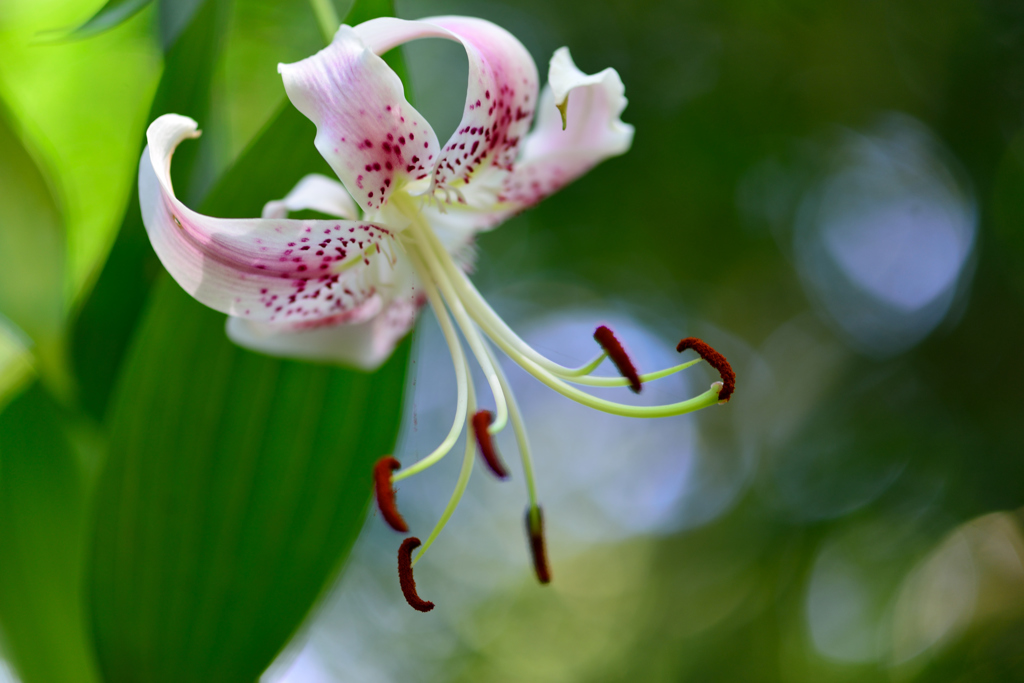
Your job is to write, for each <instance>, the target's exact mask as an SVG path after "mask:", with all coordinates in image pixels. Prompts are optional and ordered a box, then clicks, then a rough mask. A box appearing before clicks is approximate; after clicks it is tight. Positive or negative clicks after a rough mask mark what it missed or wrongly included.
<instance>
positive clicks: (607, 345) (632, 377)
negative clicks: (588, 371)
mask: <svg viewBox="0 0 1024 683" xmlns="http://www.w3.org/2000/svg"><path fill="white" fill-rule="evenodd" d="M594 339H595V340H596V341H597V343H598V344H600V345H601V348H603V349H604V352H605V353H607V354H608V357H609V358H611V359H612V362H613V363H615V367H617V368H618V369H619V372H620V373H622V376H623V377H625V378H626V379H628V380H629V388H630V389H632V390H633V393H634V394H639V393H640V387H641V386H642V385H641V384H640V375H639V374H637V371H636V366H634V365H633V361H631V360H630V359H629V354H628V353H626V349H624V348H622V344H620V343H619V340H618V339H616V338H615V333H613V332H612V331H611V330H610V329H608V328H607V327H605V326H604V325H601V327H599V328H597V330H596V331H595V332H594Z"/></svg>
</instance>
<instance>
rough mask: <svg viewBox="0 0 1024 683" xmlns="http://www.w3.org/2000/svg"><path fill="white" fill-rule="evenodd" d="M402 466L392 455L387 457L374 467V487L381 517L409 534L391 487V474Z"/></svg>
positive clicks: (395, 527)
mask: <svg viewBox="0 0 1024 683" xmlns="http://www.w3.org/2000/svg"><path fill="white" fill-rule="evenodd" d="M401 466H402V465H401V463H399V462H398V461H397V460H395V459H394V458H392V457H391V456H390V455H385V456H384V457H383V458H381V459H380V460H378V461H377V464H376V465H374V466H373V487H374V492H375V493H376V494H377V507H379V508H380V514H381V517H383V518H384V521H385V522H387V523H388V525H389V526H390V527H391V528H392V529H394V530H395V531H400V532H402V533H403V534H404V533H408V531H409V525H408V524H406V523H405V520H404V519H402V515H400V514H399V513H398V506H397V505H396V504H395V489H393V488H392V487H391V473H392V472H393V471H394V470H397V469H398V468H400V467H401Z"/></svg>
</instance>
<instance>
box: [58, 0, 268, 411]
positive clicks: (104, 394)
mask: <svg viewBox="0 0 1024 683" xmlns="http://www.w3.org/2000/svg"><path fill="white" fill-rule="evenodd" d="M229 10H230V2H229V0H208V1H207V2H205V4H204V5H203V6H202V8H201V9H200V11H199V12H198V13H197V14H196V15H195V17H194V18H193V20H192V22H191V23H190V24H189V26H188V28H187V29H186V30H185V31H184V32H183V33H182V34H181V36H180V37H179V38H178V40H177V42H175V44H174V45H173V46H172V48H171V49H170V51H169V52H168V53H167V57H166V60H165V61H166V66H165V70H164V74H163V77H162V78H161V79H160V86H159V88H158V89H157V94H156V97H155V98H154V100H153V106H152V107H151V108H150V114H149V117H148V119H147V120H149V121H152V120H154V119H155V118H157V117H158V116H160V115H161V114H166V113H168V112H176V113H179V114H184V115H187V116H191V117H192V118H194V119H196V120H197V121H199V122H200V124H202V122H204V121H206V120H208V119H209V118H210V115H209V112H210V84H211V82H212V79H213V72H214V68H213V66H214V64H216V62H217V59H218V57H219V55H220V52H221V50H222V48H223V43H224V33H225V29H226V26H227V20H228V16H229ZM140 143H141V144H140V145H139V153H140V154H141V152H142V148H143V146H144V144H145V141H144V140H142V141H140ZM204 144H210V143H209V142H200V144H198V145H185V146H183V147H182V149H181V150H180V152H178V153H176V154H175V155H174V176H175V185H176V187H178V188H179V190H180V189H182V188H184V189H185V192H183V193H182V194H183V195H185V196H187V197H190V199H191V200H192V201H194V200H195V199H196V196H201V194H202V189H203V188H202V184H201V183H200V184H197V186H196V187H195V189H194V191H192V189H191V188H192V187H193V186H192V183H191V181H192V178H193V176H197V177H198V176H203V175H204V173H203V172H202V171H201V170H200V172H197V173H194V170H195V169H196V166H197V159H198V158H199V151H200V149H201V148H202V146H203V145H204ZM193 195H196V196H193ZM257 215H258V214H257ZM161 270H162V268H161V267H160V263H159V261H158V260H157V258H156V254H154V253H153V248H152V247H151V246H150V244H149V237H148V236H147V235H146V229H145V227H144V226H143V225H142V214H141V212H140V210H139V197H138V193H137V192H134V191H133V192H132V193H131V195H130V199H129V202H128V206H127V209H126V212H125V216H124V220H123V222H122V224H121V227H120V229H119V231H118V235H117V240H116V242H115V243H114V246H113V248H112V249H111V251H110V255H109V257H108V258H107V262H106V264H105V265H104V268H103V272H102V273H101V274H100V277H99V279H98V281H97V283H96V286H95V288H94V289H93V291H92V294H91V295H90V296H89V299H88V300H87V301H86V303H85V305H84V306H83V307H82V310H81V312H80V314H79V317H78V320H77V321H76V323H75V327H74V331H73V335H74V336H73V346H72V354H73V356H72V360H73V362H74V366H75V372H76V375H77V377H78V386H79V398H80V401H81V405H82V407H83V408H84V409H85V410H86V412H88V413H89V414H91V415H92V416H93V417H95V418H97V419H102V418H103V416H104V414H105V413H106V409H107V403H108V401H109V398H110V393H111V391H112V390H113V386H114V380H115V378H116V377H117V373H118V371H119V370H120V367H121V362H122V359H123V358H124V354H125V352H126V351H127V348H128V344H129V341H130V340H131V336H132V333H133V332H134V331H135V327H136V325H137V323H138V320H139V316H140V315H141V313H142V309H143V307H144V306H145V302H146V297H147V295H148V294H149V290H150V288H151V287H152V285H153V282H154V280H155V278H156V276H157V274H159V273H160V272H161Z"/></svg>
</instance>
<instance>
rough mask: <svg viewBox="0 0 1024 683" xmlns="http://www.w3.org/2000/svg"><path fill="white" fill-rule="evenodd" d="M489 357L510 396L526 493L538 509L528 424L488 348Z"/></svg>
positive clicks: (510, 412)
mask: <svg viewBox="0 0 1024 683" xmlns="http://www.w3.org/2000/svg"><path fill="white" fill-rule="evenodd" d="M487 355H488V356H489V357H490V359H491V363H493V364H494V367H495V368H496V369H497V371H498V381H499V382H501V390H502V391H504V392H505V395H506V396H508V416H509V419H510V420H511V422H512V431H513V432H515V435H516V445H517V446H518V447H519V459H520V460H521V461H522V463H523V478H524V479H526V492H527V494H528V495H529V496H530V505H531V506H532V507H536V506H537V485H536V483H535V481H534V476H533V458H531V457H530V439H529V437H528V436H527V434H526V424H525V423H524V422H523V415H522V413H521V412H519V403H518V402H517V401H516V395H515V394H513V393H512V387H511V386H509V383H508V378H506V377H505V371H504V370H502V369H501V364H500V363H499V362H498V360H497V359H496V358H495V357H494V352H493V351H491V349H490V347H488V348H487Z"/></svg>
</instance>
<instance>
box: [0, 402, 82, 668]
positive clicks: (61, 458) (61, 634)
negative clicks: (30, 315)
mask: <svg viewBox="0 0 1024 683" xmlns="http://www.w3.org/2000/svg"><path fill="white" fill-rule="evenodd" d="M63 427H64V425H63V424H62V422H61V415H60V413H59V411H58V409H57V408H56V406H55V404H54V403H53V401H52V399H50V398H49V396H48V395H47V394H46V392H45V391H43V390H42V388H41V387H40V385H39V384H38V383H36V384H35V385H33V386H32V387H31V388H29V389H28V390H26V391H25V392H24V393H22V394H21V395H20V396H19V397H18V398H17V399H15V400H14V401H13V402H12V403H11V404H10V405H9V406H8V407H7V409H6V410H5V411H4V412H3V413H0V558H2V560H0V631H2V634H0V635H2V637H3V641H4V648H3V649H4V653H5V655H6V656H7V657H9V658H11V660H12V662H13V664H14V666H15V668H16V669H17V671H18V675H19V677H20V678H21V680H22V681H23V682H24V683H51V682H53V681H60V682H62V683H78V682H83V683H89V682H92V681H96V680H97V678H96V669H95V662H94V660H93V653H92V649H91V644H90V643H89V639H88V637H87V633H88V631H87V630H86V621H85V615H84V614H83V609H82V602H83V601H82V580H81V579H82V574H81V569H82V565H83V559H84V549H85V535H84V532H85V526H86V525H85V517H86V515H85V506H86V494H85V491H86V488H87V487H86V482H85V480H84V479H85V478H84V476H83V473H82V469H81V466H80V463H79V460H78V458H77V457H76V456H75V453H74V451H73V450H72V448H71V447H70V445H69V443H68V441H67V439H66V438H65V436H64V429H63Z"/></svg>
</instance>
